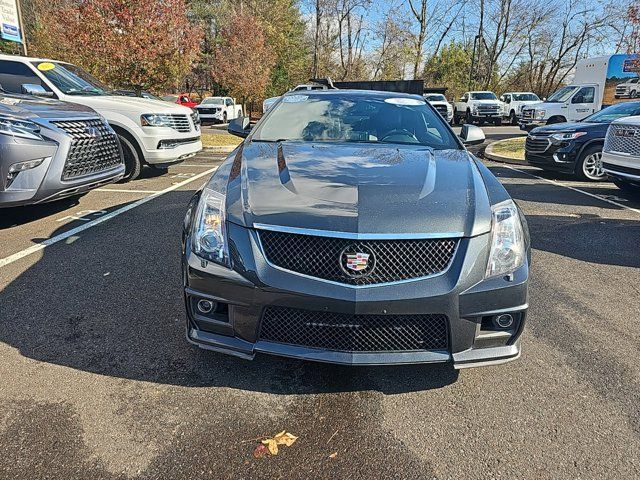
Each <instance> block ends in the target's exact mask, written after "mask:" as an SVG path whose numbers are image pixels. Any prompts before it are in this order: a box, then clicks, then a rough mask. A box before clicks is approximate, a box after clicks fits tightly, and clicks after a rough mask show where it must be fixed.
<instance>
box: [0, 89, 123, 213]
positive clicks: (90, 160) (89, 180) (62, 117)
mask: <svg viewBox="0 0 640 480" xmlns="http://www.w3.org/2000/svg"><path fill="white" fill-rule="evenodd" d="M124 170H125V167H124V163H123V159H122V150H121V147H120V143H119V141H118V138H117V135H116V133H115V132H114V131H113V130H112V129H111V127H109V125H108V124H107V122H106V121H105V120H104V118H102V117H101V116H100V115H98V114H97V113H96V112H95V111H93V110H92V109H91V108H89V107H85V106H82V105H78V104H70V103H66V102H61V101H58V100H51V99H47V98H38V97H35V96H30V95H10V94H7V93H4V92H0V207H13V206H21V205H28V204H34V203H44V202H50V201H53V200H58V199H60V198H64V197H71V196H77V195H82V194H84V193H86V192H87V191H89V190H90V189H92V188H96V187H100V186H102V185H105V184H108V183H113V182H116V181H118V180H120V179H121V178H122V177H123V176H124Z"/></svg>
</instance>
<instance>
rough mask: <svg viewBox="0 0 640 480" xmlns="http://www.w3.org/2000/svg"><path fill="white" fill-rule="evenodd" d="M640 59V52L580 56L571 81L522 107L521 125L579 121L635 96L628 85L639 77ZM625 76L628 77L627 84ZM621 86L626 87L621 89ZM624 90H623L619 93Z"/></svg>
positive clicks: (524, 128) (528, 128)
mask: <svg viewBox="0 0 640 480" xmlns="http://www.w3.org/2000/svg"><path fill="white" fill-rule="evenodd" d="M639 66H640V63H639V61H638V55H637V54H616V55H606V56H603V57H596V58H587V59H584V60H580V61H579V62H578V63H577V65H576V72H575V75H574V78H573V81H572V82H571V84H570V85H567V86H565V87H562V88H560V89H559V90H558V91H557V92H555V93H553V94H552V95H550V96H549V98H547V99H546V100H545V101H544V102H541V103H538V104H536V105H532V106H528V107H525V108H524V109H523V110H522V118H521V119H520V122H519V123H520V128H521V129H522V130H531V129H532V128H535V127H537V126H540V125H550V124H554V123H563V122H577V121H580V120H582V119H583V118H585V117H587V116H589V115H591V114H592V113H595V112H597V111H599V110H600V109H601V108H602V107H603V106H608V105H612V104H614V103H618V102H619V101H624V100H621V99H623V98H631V94H630V93H631V90H627V85H632V84H633V83H632V82H633V81H634V79H635V80H636V81H637V78H638V73H637V72H638V68H639ZM621 78H626V79H627V80H626V81H625V83H624V84H621V85H617V84H619V83H620V79H621ZM618 86H620V87H623V86H624V87H623V88H624V91H623V90H622V89H621V90H618ZM619 92H620V93H619Z"/></svg>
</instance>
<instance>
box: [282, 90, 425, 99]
mask: <svg viewBox="0 0 640 480" xmlns="http://www.w3.org/2000/svg"><path fill="white" fill-rule="evenodd" d="M298 95H313V96H314V97H316V96H317V97H320V96H323V97H324V96H326V97H334V96H339V95H354V96H359V97H363V96H364V97H379V98H398V97H400V98H417V99H420V100H423V101H424V97H423V96H422V95H413V94H410V93H400V92H385V91H381V90H356V89H353V90H352V89H346V88H345V89H330V90H305V91H304V92H301V91H297V92H287V93H285V94H284V95H283V97H292V96H298Z"/></svg>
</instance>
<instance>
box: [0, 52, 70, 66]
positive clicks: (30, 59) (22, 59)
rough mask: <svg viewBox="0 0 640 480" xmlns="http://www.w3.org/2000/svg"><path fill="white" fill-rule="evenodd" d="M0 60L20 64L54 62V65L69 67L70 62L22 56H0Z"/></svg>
mask: <svg viewBox="0 0 640 480" xmlns="http://www.w3.org/2000/svg"><path fill="white" fill-rule="evenodd" d="M0 60H12V61H14V62H15V61H18V62H54V63H65V64H67V65H69V62H63V61H61V60H53V59H51V58H38V57H23V56H22V55H6V54H0Z"/></svg>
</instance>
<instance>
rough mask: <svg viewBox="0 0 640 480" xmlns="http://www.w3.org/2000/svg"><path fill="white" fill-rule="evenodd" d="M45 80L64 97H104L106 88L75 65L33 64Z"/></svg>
mask: <svg viewBox="0 0 640 480" xmlns="http://www.w3.org/2000/svg"><path fill="white" fill-rule="evenodd" d="M33 64H34V65H35V67H36V68H37V69H38V70H39V71H40V73H42V74H43V75H44V76H45V77H47V80H49V81H50V82H51V83H53V84H54V85H55V86H56V87H57V88H58V89H59V90H60V91H61V92H62V93H64V94H65V95H106V94H107V93H108V90H109V89H108V88H107V87H106V86H105V85H103V84H102V83H100V81H99V80H98V79H97V78H95V77H94V76H92V75H90V74H88V73H87V72H85V71H84V70H82V69H81V68H79V67H76V66H75V65H70V64H68V63H57V62H33Z"/></svg>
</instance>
